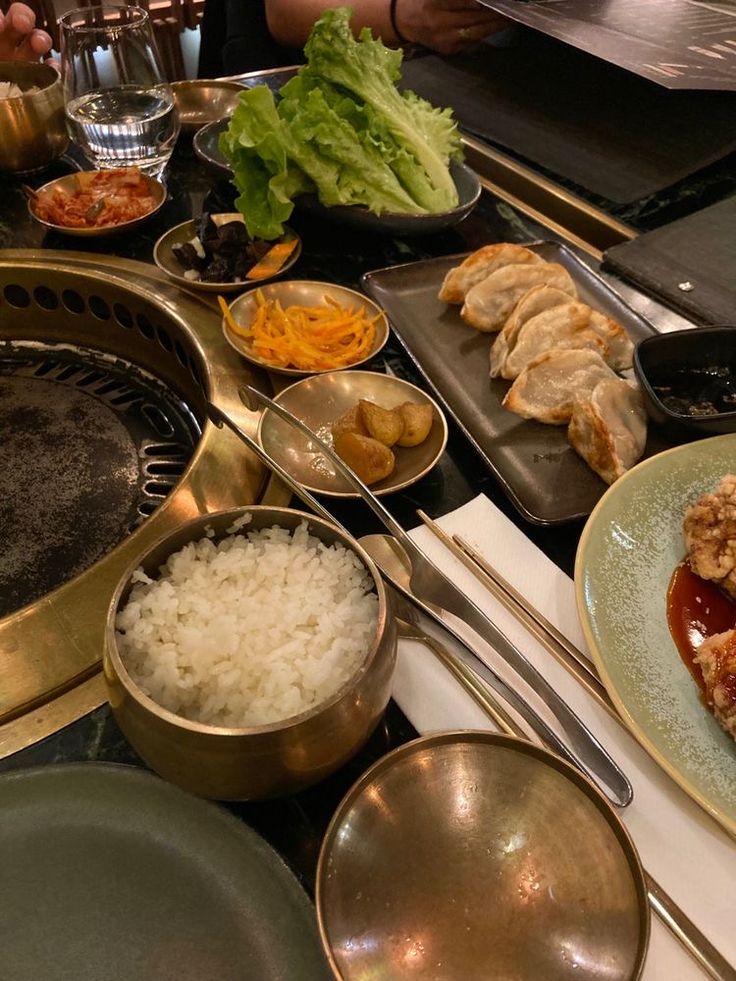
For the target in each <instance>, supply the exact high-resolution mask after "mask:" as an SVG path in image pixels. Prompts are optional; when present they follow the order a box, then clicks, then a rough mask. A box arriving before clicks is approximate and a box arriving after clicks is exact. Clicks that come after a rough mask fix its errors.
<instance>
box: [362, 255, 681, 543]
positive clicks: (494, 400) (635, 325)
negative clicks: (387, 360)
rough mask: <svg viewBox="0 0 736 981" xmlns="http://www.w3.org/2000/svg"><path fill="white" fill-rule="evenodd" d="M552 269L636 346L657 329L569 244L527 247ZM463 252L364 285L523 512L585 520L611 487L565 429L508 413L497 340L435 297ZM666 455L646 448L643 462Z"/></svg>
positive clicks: (558, 520) (554, 520)
mask: <svg viewBox="0 0 736 981" xmlns="http://www.w3.org/2000/svg"><path fill="white" fill-rule="evenodd" d="M528 247H529V248H532V249H534V251H535V252H538V253H539V254H540V255H541V256H542V257H543V258H544V259H546V260H547V261H548V262H559V263H560V264H561V265H563V266H564V267H565V268H566V269H567V270H568V272H569V273H570V275H571V276H572V278H573V281H574V282H575V285H576V286H577V288H578V293H579V295H580V299H581V300H583V301H584V302H585V303H588V304H590V306H592V307H595V309H596V310H600V311H601V313H604V314H605V315H606V316H608V317H612V318H613V319H614V320H616V321H617V322H618V323H620V324H621V325H622V327H624V328H625V329H626V331H627V332H628V334H629V336H630V337H631V339H632V341H634V343H636V342H637V341H639V340H641V339H642V338H644V337H648V336H649V335H650V334H652V333H655V331H654V328H653V327H652V326H651V325H650V324H649V323H647V321H645V320H643V319H642V318H641V317H640V316H639V315H638V314H636V313H635V312H634V311H633V310H632V309H631V308H630V307H629V306H627V305H626V304H625V303H624V301H623V300H622V299H621V297H619V296H618V294H617V293H615V292H614V291H613V290H612V289H611V288H610V287H609V286H608V285H607V284H606V283H605V282H604V281H603V280H602V279H601V278H600V276H598V275H597V274H596V273H594V272H593V270H592V269H590V268H589V267H588V266H586V265H585V263H584V262H582V261H581V260H580V259H578V257H577V256H576V255H575V254H574V253H573V252H571V251H570V250H569V249H568V248H566V247H565V246H564V245H560V244H558V243H556V242H533V243H531V244H529V245H528ZM464 258H465V255H451V256H442V257H441V258H437V259H428V260H426V261H422V262H412V263H407V264H406V265H403V266H393V267H390V268H387V269H377V270H375V271H374V272H369V273H366V274H365V275H364V276H363V278H362V283H363V286H364V288H365V290H366V292H367V293H369V294H370V296H372V297H373V299H375V300H376V302H377V303H380V304H381V306H382V307H383V308H384V310H385V311H386V314H387V315H388V318H389V320H390V321H391V326H392V327H393V329H394V333H395V334H396V336H397V337H398V339H399V340H400V342H401V344H402V345H403V347H404V348H405V349H406V351H407V353H408V354H409V356H410V357H411V359H412V360H413V361H414V363H415V364H416V366H417V368H418V369H419V371H420V373H421V374H422V375H423V377H424V379H425V380H426V381H427V383H428V384H429V385H430V387H431V388H432V389H433V390H434V392H435V393H436V395H437V397H438V399H439V400H440V401H441V402H442V403H443V404H444V406H445V408H446V409H447V411H448V412H449V413H450V415H451V416H452V417H453V418H454V419H455V421H456V422H457V423H458V425H459V426H460V428H461V429H462V430H463V432H464V433H465V434H466V436H467V437H468V438H469V439H470V441H471V442H472V443H473V445H474V446H475V448H476V449H477V450H478V452H479V453H480V455H481V457H482V458H483V460H484V461H485V463H486V464H487V466H488V467H489V468H490V470H491V472H492V473H493V474H494V475H495V476H496V477H497V478H498V480H499V481H500V483H501V485H502V486H503V488H504V490H505V491H506V493H507V494H508V496H509V497H510V499H511V501H512V502H513V503H514V505H515V506H516V507H517V508H518V510H519V511H520V512H521V514H522V515H523V516H524V517H525V518H526V519H527V520H528V521H531V522H533V523H534V524H538V525H555V524H562V523H564V522H567V521H575V520H578V519H580V518H584V517H586V516H587V515H588V514H590V512H591V511H592V510H593V508H594V507H595V504H596V502H597V501H598V499H599V498H600V497H601V495H602V494H603V493H604V491H605V490H606V485H605V483H604V482H603V481H602V480H601V479H600V478H599V477H598V476H597V475H596V474H595V473H594V472H593V471H592V470H591V469H590V468H589V467H588V466H587V464H586V463H585V462H584V461H583V460H582V459H581V458H580V457H579V456H578V455H577V453H576V452H575V451H574V450H573V449H572V447H571V446H570V445H569V443H568V442H567V427H566V426H547V425H544V424H543V423H538V422H531V421H528V420H525V419H521V418H520V417H519V416H516V415H514V414H513V413H511V412H507V411H506V409H504V408H502V406H501V400H502V399H503V397H504V395H505V394H506V392H507V391H508V389H509V386H510V382H508V381H504V380H502V379H495V378H491V377H490V376H489V353H490V348H491V343H492V341H493V339H494V337H495V334H491V335H488V334H481V333H478V331H476V330H473V328H471V327H468V326H467V324H465V323H464V322H463V321H462V320H461V318H460V307H458V306H448V305H447V304H446V303H443V302H442V301H441V300H439V299H438V297H437V293H438V291H439V289H440V286H441V285H442V280H443V279H444V277H445V274H446V273H447V272H448V270H450V269H451V268H452V267H453V266H456V265H458V264H459V263H460V262H461V261H462V260H463V259H464ZM662 448H663V444H660V443H659V442H658V441H657V439H656V438H655V439H652V437H651V435H650V439H649V441H648V443H647V451H646V455H651V454H652V453H654V452H658V451H659V450H660V449H662Z"/></svg>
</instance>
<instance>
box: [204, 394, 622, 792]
mask: <svg viewBox="0 0 736 981" xmlns="http://www.w3.org/2000/svg"><path fill="white" fill-rule="evenodd" d="M238 394H239V395H240V398H241V399H242V401H243V403H244V405H245V406H246V407H247V408H249V409H251V410H254V409H255V408H257V407H260V408H268V409H269V410H270V411H272V412H273V413H274V414H275V415H277V416H279V418H281V419H283V420H284V421H285V422H287V423H289V424H290V425H292V426H293V427H295V428H296V429H297V430H299V431H300V432H301V433H302V434H303V435H305V436H307V437H308V438H309V439H310V440H311V441H312V442H314V443H315V444H316V445H317V446H319V448H320V450H321V451H322V452H323V453H324V454H325V456H326V457H327V458H328V459H329V460H330V462H331V463H332V464H333V465H334V466H335V467H336V468H337V470H338V471H339V472H340V473H341V474H342V476H343V477H344V478H345V479H346V480H347V481H348V482H349V483H350V485H351V486H352V487H353V488H354V489H355V491H356V492H357V493H358V494H359V495H360V496H361V497H362V498H363V500H364V501H365V502H366V504H367V505H368V506H369V507H370V508H371V510H372V511H373V513H374V514H375V515H376V516H377V517H378V519H379V520H380V521H381V523H382V524H383V525H384V527H385V528H386V529H387V530H388V531H389V532H390V533H391V535H393V537H394V539H395V540H396V543H397V545H398V546H400V547H401V548H402V549H403V551H404V553H405V554H406V559H407V562H408V563H409V566H410V568H411V576H410V586H411V591H404V595H405V596H406V597H407V598H408V599H409V600H411V601H412V602H416V601H417V600H419V601H420V603H421V605H422V608H425V604H429V605H430V606H431V608H433V609H434V610H435V611H437V610H439V613H438V614H437V613H436V614H435V615H436V616H437V618H438V619H439V620H440V622H441V623H442V625H443V626H444V627H446V628H447V629H449V630H450V632H451V633H453V634H454V635H455V636H456V637H457V639H458V640H459V641H460V642H461V643H462V644H463V645H465V646H466V647H467V646H469V645H468V641H467V638H466V637H465V636H464V635H463V630H462V625H465V627H469V628H470V629H471V631H472V632H473V633H474V634H476V635H477V636H478V637H479V638H480V640H481V641H484V642H485V643H487V644H489V645H490V646H491V647H492V648H493V649H494V650H495V651H496V652H497V653H498V654H499V656H500V657H501V658H503V660H504V661H505V663H506V664H507V665H509V667H511V669H512V670H513V671H514V672H515V673H516V675H517V676H518V677H519V678H521V679H522V681H524V682H525V683H526V684H527V685H528V686H529V687H530V688H531V689H533V690H534V691H535V692H536V693H537V695H538V696H539V697H540V698H541V699H542V701H543V702H544V704H545V705H546V706H547V708H548V709H549V711H550V712H551V714H552V715H553V716H554V718H555V720H556V722H557V724H558V725H559V727H560V729H561V730H562V732H564V734H565V737H566V740H567V744H566V743H565V742H564V741H562V740H561V739H559V738H558V737H556V735H555V733H554V732H553V731H552V730H551V729H550V728H549V727H547V729H548V730H549V732H551V733H552V736H553V745H554V747H555V748H556V749H557V750H558V752H559V753H560V754H561V755H563V756H565V757H566V758H567V759H568V760H569V761H570V762H572V763H573V764H574V765H576V766H577V767H578V768H579V769H581V770H582V771H583V772H584V773H585V774H586V775H587V776H588V777H589V778H590V779H591V780H593V781H594V782H595V783H596V785H597V786H598V787H600V788H601V790H602V791H603V792H604V793H605V794H606V796H607V797H608V798H609V800H611V801H612V802H613V803H614V804H615V805H616V806H617V807H626V806H627V805H628V804H629V803H630V802H631V800H632V798H633V790H632V787H631V784H630V783H629V781H628V779H627V777H626V775H625V774H624V773H623V772H622V770H621V769H620V768H619V766H618V765H617V764H616V762H615V761H614V760H613V759H612V758H611V756H610V755H609V754H608V753H607V752H606V750H605V749H604V748H603V746H602V745H601V744H600V743H599V742H598V740H597V739H596V737H595V736H594V735H593V733H592V732H591V731H590V730H589V729H588V728H587V726H586V725H585V724H584V723H583V722H582V720H581V719H580V718H579V717H578V716H577V715H576V714H575V713H574V712H573V710H572V709H571V708H570V706H569V705H568V704H567V703H566V702H565V701H564V700H563V699H562V698H561V697H560V696H559V695H558V693H557V692H556V691H555V690H554V689H553V688H552V686H551V685H550V684H549V683H548V682H547V680H546V679H545V678H544V677H543V676H542V675H541V674H540V673H539V672H538V671H537V669H536V668H535V667H534V665H533V664H532V663H531V662H530V661H529V660H527V658H526V657H525V656H524V655H523V654H522V652H521V651H520V650H519V649H518V648H517V647H516V646H515V645H514V644H513V643H512V642H511V641H510V640H509V639H508V638H507V637H506V636H505V635H504V634H503V633H502V632H501V630H499V628H498V627H497V626H496V625H495V624H494V623H493V621H491V620H490V619H489V618H488V617H487V616H486V614H485V613H483V611H482V610H481V609H480V608H479V607H478V606H476V605H475V603H473V602H472V600H470V599H469V598H468V597H467V596H465V594H464V593H463V592H461V590H460V589H458V587H457V586H456V585H455V584H454V583H453V582H452V581H451V580H450V579H449V578H448V577H447V576H446V575H445V574H444V573H443V572H442V571H441V570H440V569H439V568H438V567H437V566H436V565H435V564H434V563H433V562H432V561H431V559H429V557H428V556H427V555H426V554H425V553H424V552H423V551H422V549H421V548H419V546H418V545H416V544H415V542H414V541H413V540H412V539H411V538H410V537H409V535H408V534H407V533H406V532H405V531H404V529H403V528H402V527H401V525H400V524H399V523H398V522H397V521H396V520H395V519H394V517H393V516H392V515H391V514H390V513H389V511H388V510H387V509H386V507H385V506H384V505H383V504H382V503H381V502H380V500H379V499H378V498H377V497H376V495H375V494H374V493H373V492H372V491H371V490H370V489H369V488H368V487H367V486H366V485H365V484H364V483H363V481H362V480H360V478H359V477H357V476H356V475H355V473H353V471H352V470H351V469H350V468H349V467H348V466H347V464H345V463H344V462H343V461H342V460H341V459H340V457H339V456H338V455H337V454H336V453H335V451H334V450H333V449H332V447H331V446H329V444H327V443H325V442H324V440H322V439H320V438H319V437H318V436H317V435H316V434H315V433H314V432H313V431H312V430H311V429H310V428H309V427H308V426H307V425H305V424H304V423H303V422H302V421H301V420H300V419H298V418H297V417H296V416H294V415H293V414H292V413H291V412H289V411H288V410H287V409H285V408H284V407H283V406H281V405H279V404H278V403H277V402H274V401H273V400H272V399H270V398H268V396H266V395H263V394H262V393H261V392H259V391H258V390H257V389H255V388H253V387H252V386H250V385H246V386H243V387H242V388H241V389H239V393H238ZM208 409H209V416H210V418H211V419H212V421H213V422H215V423H217V424H219V425H222V424H224V425H226V426H228V428H230V429H232V430H233V431H234V432H235V433H236V435H238V436H239V437H240V438H241V439H243V440H244V441H245V442H246V443H247V444H248V445H249V446H250V447H251V449H252V450H253V452H254V453H255V454H256V455H257V456H258V457H259V459H261V460H262V461H263V462H264V463H265V464H266V466H267V467H269V468H270V469H271V470H273V471H274V472H275V473H276V474H278V476H279V477H281V479H282V480H283V481H284V482H285V483H286V484H287V485H288V486H289V487H290V488H291V489H292V490H293V491H294V493H295V494H296V495H297V496H298V497H299V498H300V499H301V500H302V501H303V502H304V503H305V504H307V505H308V506H309V507H310V508H312V509H313V510H314V511H315V513H316V514H319V515H320V516H321V517H323V518H325V519H326V520H328V521H331V522H332V523H333V524H339V522H336V520H335V518H334V517H333V516H332V515H331V514H330V512H329V511H328V510H327V509H326V508H325V507H323V505H321V504H320V503H319V502H318V501H317V500H316V498H314V497H313V496H312V494H310V493H309V491H307V490H306V488H304V487H303V486H302V485H301V484H300V483H299V482H298V481H296V480H295V479H294V478H293V477H292V476H291V475H290V474H289V473H288V471H287V470H285V469H284V468H283V467H282V466H280V464H278V463H277V462H276V461H275V460H273V459H272V457H271V456H270V455H269V454H268V453H266V451H265V450H264V449H263V448H262V447H261V446H260V444H259V443H258V442H257V441H256V440H254V439H253V438H252V437H251V436H249V435H248V434H247V433H245V432H244V431H243V430H242V429H241V428H240V427H239V426H237V425H236V424H235V423H234V421H233V420H232V419H230V417H229V416H228V415H227V414H226V413H224V412H223V411H222V410H221V409H219V408H218V407H217V406H215V405H213V404H212V403H209V405H208ZM453 618H457V620H458V621H459V623H458V624H457V625H455V623H454V622H453ZM471 650H472V648H471ZM473 653H477V652H475V651H474V652H473ZM485 667H487V665H485ZM489 670H490V669H489ZM491 673H492V672H491ZM494 680H495V681H498V676H497V675H495V674H494ZM509 690H510V691H511V692H512V695H515V693H514V692H513V689H509ZM513 704H514V707H515V708H516V709H517V710H519V711H521V710H522V709H524V710H528V709H529V706H528V704H527V703H526V702H525V701H524V700H523V699H519V698H518V697H515V698H514V702H513ZM537 721H539V717H538V716H537Z"/></svg>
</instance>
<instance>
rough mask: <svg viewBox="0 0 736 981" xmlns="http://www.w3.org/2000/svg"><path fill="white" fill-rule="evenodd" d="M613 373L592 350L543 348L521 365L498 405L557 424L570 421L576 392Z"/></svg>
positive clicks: (582, 391)
mask: <svg viewBox="0 0 736 981" xmlns="http://www.w3.org/2000/svg"><path fill="white" fill-rule="evenodd" d="M616 377H617V375H616V373H615V372H613V371H611V369H610V368H609V367H608V365H607V364H606V362H605V361H604V360H603V358H602V357H601V356H600V354H598V353H597V352H596V351H565V350H564V349H563V350H560V349H556V350H554V351H547V352H546V353H545V354H540V355H539V357H538V358H535V359H534V360H533V361H532V362H531V364H528V365H527V366H526V368H524V370H523V371H522V373H521V374H520V375H519V377H518V378H517V379H516V381H515V382H514V384H513V385H512V386H511V388H510V389H509V390H508V392H507V393H506V397H505V398H504V400H503V403H502V405H503V407H504V408H505V409H508V410H509V411H510V412H515V413H516V414H517V415H519V416H523V417H524V419H537V420H538V421H539V422H546V423H549V424H551V425H557V426H559V425H562V424H564V423H567V422H569V421H570V416H571V415H572V404H573V402H574V400H575V397H576V395H583V394H587V393H588V392H592V391H593V389H594V388H595V386H596V385H597V384H598V382H600V381H603V380H604V379H606V378H616Z"/></svg>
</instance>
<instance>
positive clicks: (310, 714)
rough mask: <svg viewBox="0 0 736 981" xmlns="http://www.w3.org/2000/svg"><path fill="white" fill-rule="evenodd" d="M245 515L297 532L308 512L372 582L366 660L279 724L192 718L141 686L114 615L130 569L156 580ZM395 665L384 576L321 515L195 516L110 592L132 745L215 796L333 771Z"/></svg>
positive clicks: (379, 708)
mask: <svg viewBox="0 0 736 981" xmlns="http://www.w3.org/2000/svg"><path fill="white" fill-rule="evenodd" d="M244 514H249V515H250V516H251V520H250V523H249V524H248V530H258V529H262V528H271V527H273V526H274V525H278V526H280V527H282V528H286V529H288V530H289V531H294V529H295V528H297V527H298V526H299V525H300V524H301V523H302V521H304V520H307V521H308V523H309V532H310V534H312V535H314V536H316V537H317V538H320V539H321V540H322V541H324V542H326V543H327V544H328V545H331V544H333V543H334V542H340V543H342V544H343V545H345V547H346V548H349V549H351V550H352V551H353V552H355V553H356V554H357V555H358V557H359V559H360V560H361V562H362V563H363V564H364V565H365V567H366V568H367V570H368V572H369V574H370V576H371V577H372V579H373V581H374V583H375V588H376V593H377V595H378V621H377V625H376V631H375V635H374V638H373V643H372V644H371V646H370V648H369V649H368V650H367V651H366V653H365V657H364V659H363V661H362V663H361V664H360V666H359V667H358V669H357V671H356V672H355V674H354V675H353V676H352V678H350V680H349V681H348V682H347V683H346V684H345V685H343V687H342V688H341V689H339V690H338V691H337V692H336V693H335V694H334V695H332V696H331V697H330V698H328V699H327V700H326V701H324V702H322V703H321V704H319V705H317V706H314V707H313V708H311V709H309V710H308V711H306V712H303V713H301V714H300V715H296V716H293V717H292V718H290V719H285V720H284V721H282V722H274V723H271V724H269V725H263V726H252V727H249V728H237V729H236V728H224V727H218V726H210V725H205V724H203V723H198V722H191V721H189V720H188V719H185V718H182V717H181V716H178V715H175V714H174V713H173V712H170V711H168V710H167V709H165V708H162V706H160V705H159V704H158V703H157V702H155V701H153V700H152V699H151V698H149V697H148V696H147V695H146V694H144V692H143V691H142V690H141V689H140V688H139V687H138V685H137V684H136V683H135V682H134V681H133V679H132V678H131V676H130V675H129V673H128V671H127V670H126V668H125V665H124V664H123V661H122V659H121V657H120V653H119V651H118V646H117V641H116V638H115V618H116V616H117V613H118V610H119V609H120V607H121V606H122V605H124V604H125V602H126V600H127V597H128V594H129V593H130V589H131V585H132V582H131V579H132V576H133V574H134V573H135V570H136V569H138V568H140V567H142V568H143V570H144V572H146V573H147V574H148V575H149V576H151V578H155V577H156V576H157V575H158V574H159V568H160V567H161V565H163V564H164V563H165V562H166V560H167V559H168V557H169V556H170V555H171V554H172V553H173V552H176V551H178V550H179V549H181V548H183V547H184V545H186V544H187V543H188V542H192V541H198V540H199V539H201V538H203V537H204V536H205V534H206V532H207V529H212V531H213V532H214V535H215V538H216V539H219V538H220V537H223V536H225V535H226V534H227V531H228V529H230V528H231V527H232V524H233V522H234V521H235V520H236V519H237V518H240V517H242V516H243V515H244ZM243 602H247V600H246V599H245V598H244V600H243ZM395 663H396V626H395V624H394V621H393V618H392V617H391V616H390V615H389V609H388V600H387V595H386V590H385V587H384V585H383V581H382V579H381V576H380V574H379V573H378V570H377V569H376V567H375V565H374V564H373V562H372V561H371V559H370V558H369V557H368V555H367V553H366V552H365V551H364V550H363V549H362V548H361V546H360V545H358V543H357V542H356V541H355V540H354V539H352V538H350V537H349V536H347V535H345V534H344V533H343V532H342V531H340V530H339V529H338V528H337V527H335V526H334V525H332V524H330V523H329V522H327V521H323V520H322V519H321V518H317V517H314V516H313V515H307V514H303V513H301V512H299V511H294V510H291V509H289V508H277V507H270V506H266V505H253V506H252V507H244V508H236V509H233V510H230V511H221V512H218V513H216V514H206V515H201V516H200V517H198V518H195V519H194V520H193V521H189V522H187V523H186V524H183V525H182V526H181V527H180V528H179V529H178V530H177V531H176V532H175V533H174V534H171V535H168V536H166V537H165V538H163V539H161V540H160V541H159V542H157V544H156V545H154V546H153V548H151V549H149V550H148V551H146V552H144V553H143V554H141V555H139V556H138V557H137V558H136V560H135V561H134V562H133V563H132V564H131V565H130V567H129V569H128V570H127V572H126V573H125V575H124V576H123V578H122V579H121V581H120V584H119V586H118V588H117V589H116V591H115V594H114V595H113V598H112V600H111V603H110V607H109V610H108V618H107V630H106V640H105V652H104V656H103V670H104V676H105V683H106V686H107V691H108V698H109V700H110V705H111V707H112V711H113V714H114V715H115V718H116V720H117V722H118V725H119V726H120V728H121V730H122V731H123V734H124V735H125V736H126V738H127V739H128V741H129V742H130V744H131V746H133V748H134V749H135V750H136V752H137V753H138V754H139V755H140V756H141V757H142V758H143V759H144V760H145V762H146V763H147V764H148V765H149V766H150V767H151V769H153V770H155V771H156V773H158V774H159V775H160V776H162V777H164V779H166V780H170V781H171V782H172V783H175V784H178V785H179V786H180V787H183V788H184V789H185V790H189V791H191V792H192V793H195V794H199V795H200V796H201V797H209V798H213V799H216V800H260V799H265V798H268V797H277V796H281V795H285V794H291V793H295V792H296V791H297V790H300V789H301V788H303V787H306V786H308V785H310V784H313V783H316V782H317V781H318V780H321V779H323V778H324V777H326V776H328V775H329V774H330V773H332V772H333V771H335V770H337V769H338V768H339V767H340V766H342V765H343V764H344V763H345V762H347V760H348V759H350V757H351V756H353V755H354V754H355V753H356V752H357V751H358V749H360V747H361V746H362V745H363V743H364V742H365V741H366V739H367V738H368V737H369V735H370V734H371V732H372V731H373V729H374V728H375V727H376V725H377V724H378V721H379V719H380V718H381V715H382V713H383V711H384V709H385V708H386V705H387V704H388V700H389V697H390V695H391V680H392V677H393V671H394V666H395Z"/></svg>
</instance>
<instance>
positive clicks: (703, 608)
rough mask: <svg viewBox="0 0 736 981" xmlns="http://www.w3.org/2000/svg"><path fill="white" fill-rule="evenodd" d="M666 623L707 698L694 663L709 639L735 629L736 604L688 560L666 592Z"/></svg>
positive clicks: (682, 564) (680, 566)
mask: <svg viewBox="0 0 736 981" xmlns="http://www.w3.org/2000/svg"><path fill="white" fill-rule="evenodd" d="M667 623H668V624H669V628H670V633H671V634H672V639H673V640H674V642H675V645H676V646H677V649H678V651H679V652H680V656H681V657H682V660H683V661H684V662H685V664H686V665H687V667H688V670H689V671H690V674H691V675H692V676H693V678H695V680H696V681H697V683H698V685H699V687H700V690H701V691H702V692H703V695H704V696H705V684H704V682H703V673H702V671H701V670H700V666H699V665H698V664H697V662H696V661H695V655H696V652H697V648H698V646H699V645H700V644H701V643H702V642H703V641H704V640H705V638H706V637H712V636H713V634H720V633H723V631H724V630H731V629H732V628H733V627H736V602H734V601H733V600H732V599H730V598H729V597H728V596H726V595H725V594H724V593H722V592H721V590H720V589H719V588H718V587H717V586H714V585H713V583H711V582H707V581H706V580H705V579H701V578H700V576H696V575H695V573H694V572H692V571H691V569H690V566H689V565H688V562H687V560H686V559H685V560H684V561H682V562H681V563H680V564H679V565H678V566H677V568H676V569H675V571H674V573H673V575H672V579H671V580H670V586H669V589H668V590H667Z"/></svg>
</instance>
